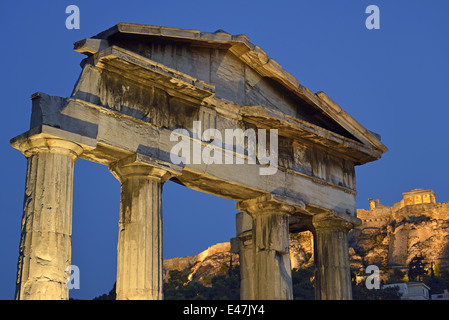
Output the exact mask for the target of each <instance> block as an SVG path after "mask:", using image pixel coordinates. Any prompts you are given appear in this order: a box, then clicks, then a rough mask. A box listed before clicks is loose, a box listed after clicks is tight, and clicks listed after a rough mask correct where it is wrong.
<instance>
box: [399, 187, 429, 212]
mask: <svg viewBox="0 0 449 320" xmlns="http://www.w3.org/2000/svg"><path fill="white" fill-rule="evenodd" d="M402 195H403V197H404V198H403V199H402V200H401V208H403V207H405V206H411V205H415V204H423V203H436V200H435V192H433V190H432V189H414V190H412V191H409V192H404V193H403V194H402Z"/></svg>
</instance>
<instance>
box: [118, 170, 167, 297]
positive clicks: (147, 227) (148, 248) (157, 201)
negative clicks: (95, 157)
mask: <svg viewBox="0 0 449 320" xmlns="http://www.w3.org/2000/svg"><path fill="white" fill-rule="evenodd" d="M110 169H111V171H112V172H113V173H114V175H115V176H116V177H117V178H119V180H120V181H121V204H120V219H119V238H118V246H117V283H116V292H117V299H119V300H124V299H136V300H161V299H163V293H162V284H163V282H162V185H163V182H164V181H166V179H167V178H166V177H165V176H166V174H167V171H164V170H159V169H157V168H155V167H152V166H148V165H142V164H133V163H131V164H128V163H125V164H124V165H123V164H121V163H117V164H115V165H113V166H111V167H110Z"/></svg>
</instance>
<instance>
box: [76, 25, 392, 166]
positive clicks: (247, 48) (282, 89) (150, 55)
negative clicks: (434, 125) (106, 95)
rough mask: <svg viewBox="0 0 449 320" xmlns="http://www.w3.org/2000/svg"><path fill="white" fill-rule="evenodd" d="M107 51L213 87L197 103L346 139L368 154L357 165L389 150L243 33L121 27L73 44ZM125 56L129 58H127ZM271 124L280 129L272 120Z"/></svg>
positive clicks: (84, 50) (81, 49) (92, 50)
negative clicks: (220, 104)
mask: <svg viewBox="0 0 449 320" xmlns="http://www.w3.org/2000/svg"><path fill="white" fill-rule="evenodd" d="M111 47H112V48H116V49H118V51H120V52H121V53H120V54H121V57H118V58H117V59H115V58H114V59H115V60H116V62H115V63H116V64H118V63H122V64H123V63H125V64H129V63H131V64H132V63H133V61H138V60H139V59H140V58H134V57H133V56H136V57H141V59H146V61H145V64H146V65H154V66H156V67H158V66H162V67H163V68H165V69H166V70H165V71H164V72H165V73H166V74H167V77H170V76H171V75H174V76H176V78H183V79H184V80H185V79H187V80H186V83H187V82H189V81H190V82H192V83H196V84H198V83H201V84H202V86H203V87H204V88H211V89H207V90H209V91H207V90H206V91H205V90H204V89H201V90H203V91H201V90H197V89H195V90H196V92H197V94H196V97H195V98H196V99H200V98H201V97H206V96H210V94H213V95H214V96H215V97H217V98H219V99H224V100H229V101H231V102H232V103H234V104H235V105H238V106H242V108H241V109H242V111H241V113H242V114H244V115H245V117H247V119H250V120H253V121H257V119H258V117H257V116H256V115H255V114H252V113H257V112H259V113H260V107H261V108H263V109H264V110H265V111H266V114H265V115H264V116H265V117H269V115H270V114H272V115H273V114H276V115H280V117H281V118H284V119H289V121H290V124H289V126H290V125H291V127H290V129H289V130H293V131H294V130H295V128H296V127H295V125H298V127H297V128H296V129H297V130H299V127H300V126H303V128H302V129H301V130H303V129H304V130H306V129H305V128H306V127H307V128H310V130H311V133H313V134H318V133H317V132H320V133H319V134H321V135H322V136H326V137H328V136H329V137H331V136H332V137H336V138H335V139H336V140H335V141H334V140H332V139H331V140H332V141H331V142H329V143H328V144H329V145H335V144H338V143H341V144H343V145H347V144H348V141H349V142H350V144H353V145H354V146H355V147H354V148H359V149H360V148H361V151H360V150H358V151H360V152H361V153H367V156H366V157H360V159H361V160H360V163H364V162H368V161H372V160H376V159H378V158H380V157H381V155H382V153H384V152H386V151H387V148H386V147H385V146H384V145H383V144H382V142H381V141H380V136H378V135H376V134H374V133H372V132H371V131H369V130H367V129H366V128H364V127H363V126H362V125H361V124H360V123H358V122H357V121H356V120H355V119H354V118H353V117H351V116H350V115H349V114H347V113H346V112H344V111H343V109H342V108H341V107H340V106H339V105H338V104H337V103H335V102H334V101H333V100H332V99H331V98H329V97H328V96H327V95H326V94H325V93H324V92H318V93H313V92H311V91H310V90H309V89H307V88H305V87H303V86H302V85H301V84H300V83H299V81H298V80H297V79H296V78H295V77H293V76H292V75H291V74H290V73H288V72H287V71H285V70H284V69H283V68H282V67H281V66H280V65H279V64H278V63H277V62H276V61H274V60H273V59H270V58H269V57H268V55H267V54H266V53H265V52H264V51H263V50H262V49H261V48H259V47H257V46H255V45H254V44H252V43H251V42H249V39H248V38H247V37H246V36H244V35H230V34H228V33H226V32H225V31H223V30H218V31H216V32H212V33H211V32H200V31H198V30H185V29H177V28H169V27H159V26H151V25H139V24H129V23H119V24H117V25H116V26H114V27H112V28H110V29H108V30H106V31H104V32H101V33H99V34H98V35H96V36H95V37H92V38H90V39H86V40H83V41H79V42H77V43H75V50H76V51H78V52H82V53H85V54H87V55H95V56H96V57H97V59H99V57H103V59H104V57H105V53H104V52H105V50H109V51H108V52H110V51H111V49H110V48H111ZM118 51H117V50H116V52H118ZM129 56H132V57H133V58H132V59H128V60H127V57H129ZM111 59H112V58H111ZM111 59H110V60H108V61H112V60H111ZM104 60H105V61H106V59H104ZM123 61H125V62H123ZM136 64H139V63H138V62H136ZM156 67H155V68H156ZM167 70H168V71H167ZM172 71H173V72H172ZM142 74H143V73H142ZM164 76H165V75H164ZM189 79H193V80H189ZM185 90H186V91H187V90H190V89H188V88H187V89H185ZM202 92H204V94H203V93H202ZM209 92H210V93H209ZM243 106H244V107H243ZM258 108H259V109H258ZM270 110H271V111H270ZM268 122H270V121H268ZM271 123H272V124H273V125H275V124H276V123H277V124H278V125H279V123H278V122H277V118H276V117H274V118H273V121H272V122H271ZM294 124H295V125H294ZM301 130H299V131H301ZM309 134H310V133H309ZM326 139H327V138H326ZM339 139H340V140H339ZM338 140H339V141H343V142H338ZM366 150H369V152H368V151H366Z"/></svg>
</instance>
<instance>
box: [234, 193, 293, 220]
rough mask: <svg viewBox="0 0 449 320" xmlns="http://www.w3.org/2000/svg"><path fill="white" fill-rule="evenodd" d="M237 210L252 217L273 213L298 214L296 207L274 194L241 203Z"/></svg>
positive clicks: (237, 205)
mask: <svg viewBox="0 0 449 320" xmlns="http://www.w3.org/2000/svg"><path fill="white" fill-rule="evenodd" d="M236 209H237V210H241V211H245V212H247V213H248V214H250V215H251V216H254V215H262V214H272V213H276V214H286V215H287V214H293V213H295V212H296V207H295V206H294V205H292V204H289V203H288V202H287V201H284V199H283V198H282V197H278V196H276V195H272V194H269V195H263V196H261V197H257V198H253V199H248V200H243V201H240V202H238V203H237V204H236Z"/></svg>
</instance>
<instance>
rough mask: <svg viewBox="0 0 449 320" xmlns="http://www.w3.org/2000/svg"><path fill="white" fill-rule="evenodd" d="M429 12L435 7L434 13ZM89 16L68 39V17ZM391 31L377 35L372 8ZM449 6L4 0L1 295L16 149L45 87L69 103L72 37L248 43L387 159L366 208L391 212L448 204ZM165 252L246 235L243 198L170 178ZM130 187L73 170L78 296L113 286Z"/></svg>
mask: <svg viewBox="0 0 449 320" xmlns="http://www.w3.org/2000/svg"><path fill="white" fill-rule="evenodd" d="M430 3H431V5H430ZM71 4H75V5H77V6H78V7H79V9H80V29H79V30H68V29H67V28H66V27H65V20H66V18H67V17H68V14H66V13H65V8H66V7H67V6H68V5H71ZM371 4H374V5H377V6H378V7H379V9H380V29H379V30H368V29H367V28H366V27H365V19H366V18H367V17H368V14H366V13H365V9H366V7H367V6H368V5H371ZM447 12H449V2H448V1H447V0H433V1H431V2H430V1H424V0H419V1H418V0H407V1H406V0H395V1H383V0H369V1H368V0H359V1H353V0H309V1H303V0H296V1H284V0H277V1H263V0H259V1H241V0H240V1H210V0H209V1H194V0H192V1H151V0H150V1H132V0H129V1H81V0H72V1H45V0H43V1H28V2H27V1H21V2H18V1H6V0H5V1H3V0H2V1H1V2H0V27H1V29H2V47H1V50H0V70H1V74H2V77H1V78H0V84H1V85H0V93H1V102H2V103H1V104H2V110H3V112H2V119H3V124H2V126H0V150H1V151H0V152H1V155H2V157H1V160H0V161H1V162H2V163H1V168H2V183H1V185H0V188H1V189H0V191H1V192H0V197H1V198H0V200H1V204H2V210H1V213H0V214H1V221H2V223H1V224H0V299H13V297H14V288H15V277H16V266H17V257H18V248H19V240H20V224H21V217H22V204H23V193H24V184H25V171H26V159H25V157H24V156H23V155H22V154H21V153H20V152H19V151H17V150H15V149H13V148H12V147H11V146H10V144H9V140H10V139H11V138H13V137H14V136H16V135H19V134H21V133H23V132H25V131H27V130H28V128H29V121H30V114H31V101H30V96H31V94H33V93H34V92H37V91H42V92H45V93H47V94H50V95H57V96H63V97H67V96H69V95H70V94H71V90H72V89H73V86H74V84H75V81H76V79H77V78H78V76H79V73H80V71H81V68H80V65H79V63H80V61H81V59H83V57H84V56H83V55H81V54H79V53H77V52H75V51H73V42H75V41H78V40H81V39H84V38H87V37H91V36H93V35H95V34H97V33H99V32H101V31H103V30H105V29H107V28H109V27H111V26H113V25H115V24H117V23H119V22H131V23H142V24H150V25H160V26H169V27H176V28H186V29H197V30H201V31H209V32H214V31H215V30H217V29H223V30H225V31H227V32H228V33H231V34H245V35H247V36H248V37H249V39H250V41H251V42H252V43H254V44H255V45H258V46H259V47H261V48H262V49H264V50H265V51H266V52H267V54H268V55H269V56H270V57H271V58H273V59H274V60H276V61H277V62H278V63H279V64H281V65H282V66H283V68H284V69H286V70H287V71H288V72H290V73H291V74H292V75H294V76H295V77H296V78H297V79H298V80H299V82H300V83H301V84H302V85H303V86H306V87H308V88H309V89H310V90H312V91H313V92H317V91H320V90H321V91H324V92H326V93H327V94H328V95H329V96H330V97H331V98H332V99H333V100H334V101H336V102H337V103H338V104H340V105H341V107H342V108H343V109H344V110H345V111H346V112H348V113H349V114H351V115H352V116H353V117H354V118H355V119H357V120H358V121H359V122H360V123H361V124H362V125H364V126H365V127H366V128H368V129H369V130H371V131H374V132H377V133H379V134H381V135H382V142H383V143H384V144H385V145H386V146H387V147H388V148H389V151H388V152H387V153H386V154H385V155H384V156H383V158H382V159H381V160H379V161H376V162H373V163H370V164H367V165H365V166H363V167H358V168H357V169H356V173H357V189H358V195H357V202H358V208H367V206H368V201H367V198H368V197H371V198H376V199H380V201H381V203H383V204H385V205H393V204H394V203H395V202H398V201H400V200H401V197H402V192H406V191H409V190H411V189H414V188H432V189H433V190H434V191H435V192H436V195H437V201H439V202H447V201H449V184H448V183H447V180H448V173H449V170H448V158H449V149H448V137H449V135H448V128H449V124H448V120H449V108H448V102H447V98H446V93H447V91H448V87H449V86H448V85H449V59H448V52H449V27H448V26H447ZM163 201H164V204H163V211H164V220H163V223H164V257H165V258H172V257H176V256H185V255H194V254H197V253H199V252H201V251H202V250H204V249H206V248H207V247H208V246H210V245H212V244H214V243H217V242H225V241H229V239H230V238H231V237H233V236H234V234H235V223H234V219H235V213H236V210H235V203H234V202H233V201H230V200H226V199H222V198H217V197H213V196H209V195H206V194H201V193H199V192H196V191H192V190H189V189H187V188H184V187H180V186H178V185H175V184H174V183H171V182H169V183H167V184H166V185H165V186H164V194H163ZM119 205H120V185H119V183H118V181H117V180H116V179H115V178H114V177H113V176H112V175H111V174H110V173H109V171H108V170H107V168H106V167H105V166H101V165H98V164H95V163H90V162H87V161H85V160H78V161H77V162H76V165H75V182H74V206H73V236H72V245H73V249H72V263H73V264H75V265H77V266H78V267H79V268H80V273H81V281H80V285H81V288H80V289H79V290H71V292H70V295H71V297H74V298H80V299H92V298H93V297H95V296H98V295H100V294H103V293H107V292H108V291H109V290H110V289H111V288H112V285H113V283H114V281H115V272H116V248H117V234H118V213H119Z"/></svg>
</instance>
